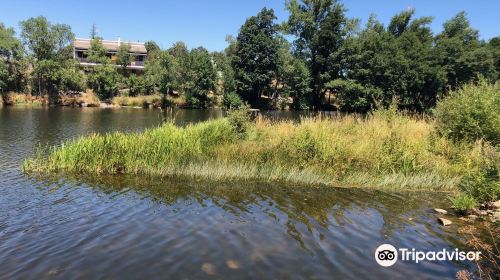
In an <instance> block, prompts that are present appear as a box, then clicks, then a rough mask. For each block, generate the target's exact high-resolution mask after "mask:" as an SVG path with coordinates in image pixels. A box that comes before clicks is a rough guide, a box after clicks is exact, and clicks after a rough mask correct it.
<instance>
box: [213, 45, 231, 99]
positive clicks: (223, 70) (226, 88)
mask: <svg viewBox="0 0 500 280" xmlns="http://www.w3.org/2000/svg"><path fill="white" fill-rule="evenodd" d="M212 56H213V59H214V64H215V69H216V72H217V78H218V79H217V80H218V81H217V83H216V84H217V86H218V87H217V93H218V94H220V95H224V94H226V93H230V92H233V93H235V92H236V82H235V80H234V71H233V68H232V67H231V58H230V57H228V56H227V55H226V53H225V52H214V53H212Z"/></svg>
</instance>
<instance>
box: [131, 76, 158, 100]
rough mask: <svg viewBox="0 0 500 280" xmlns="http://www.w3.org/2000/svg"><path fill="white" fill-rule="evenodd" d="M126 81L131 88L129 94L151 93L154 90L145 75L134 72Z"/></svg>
mask: <svg viewBox="0 0 500 280" xmlns="http://www.w3.org/2000/svg"><path fill="white" fill-rule="evenodd" d="M126 82H127V86H128V88H129V96H137V95H141V94H149V93H151V92H152V86H151V85H149V84H148V80H147V79H146V78H145V77H144V76H137V75H134V74H132V75H130V76H129V77H128V79H127V81H126Z"/></svg>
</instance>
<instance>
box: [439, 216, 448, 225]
mask: <svg viewBox="0 0 500 280" xmlns="http://www.w3.org/2000/svg"><path fill="white" fill-rule="evenodd" d="M438 221H439V223H440V224H441V225H443V226H449V225H451V221H450V220H448V219H445V218H439V219H438Z"/></svg>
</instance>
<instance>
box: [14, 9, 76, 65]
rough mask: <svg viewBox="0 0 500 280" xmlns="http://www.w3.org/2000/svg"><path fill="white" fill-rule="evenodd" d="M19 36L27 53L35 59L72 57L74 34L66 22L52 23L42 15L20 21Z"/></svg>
mask: <svg viewBox="0 0 500 280" xmlns="http://www.w3.org/2000/svg"><path fill="white" fill-rule="evenodd" d="M20 25H21V38H22V41H23V44H24V45H25V46H26V48H27V51H28V54H29V55H31V56H32V57H33V58H34V59H35V60H36V61H41V60H59V61H60V60H65V59H70V58H71V57H72V51H73V48H72V47H71V42H72V41H73V39H74V37H75V35H74V34H73V32H71V27H69V26H68V25H66V24H52V23H50V22H49V21H47V19H46V18H45V17H43V16H39V17H36V18H29V19H28V20H25V21H21V23H20Z"/></svg>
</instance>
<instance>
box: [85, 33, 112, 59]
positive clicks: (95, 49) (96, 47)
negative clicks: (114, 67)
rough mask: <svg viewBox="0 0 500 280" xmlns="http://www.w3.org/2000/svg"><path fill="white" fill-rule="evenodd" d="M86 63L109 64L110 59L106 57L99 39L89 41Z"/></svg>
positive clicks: (104, 49)
mask: <svg viewBox="0 0 500 280" xmlns="http://www.w3.org/2000/svg"><path fill="white" fill-rule="evenodd" d="M87 61H88V62H91V63H101V64H109V63H110V59H109V58H108V57H107V56H106V48H104V46H103V45H102V40H101V39H100V38H94V39H92V40H91V41H90V48H89V49H88V50H87Z"/></svg>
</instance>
